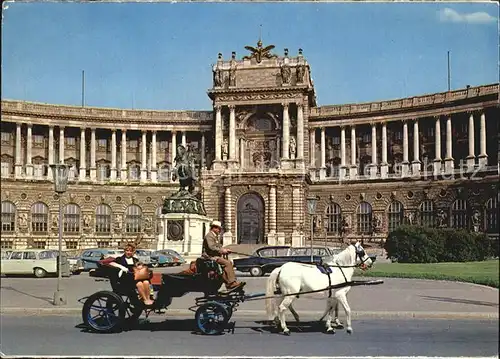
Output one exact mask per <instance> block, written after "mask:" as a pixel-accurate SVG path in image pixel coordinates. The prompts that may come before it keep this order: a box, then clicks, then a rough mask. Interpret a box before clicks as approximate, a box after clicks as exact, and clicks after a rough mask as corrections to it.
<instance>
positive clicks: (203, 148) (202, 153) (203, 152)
mask: <svg viewBox="0 0 500 359" xmlns="http://www.w3.org/2000/svg"><path fill="white" fill-rule="evenodd" d="M205 147H206V144H205V132H202V133H201V144H200V152H201V153H200V155H201V168H205V165H206V163H205Z"/></svg>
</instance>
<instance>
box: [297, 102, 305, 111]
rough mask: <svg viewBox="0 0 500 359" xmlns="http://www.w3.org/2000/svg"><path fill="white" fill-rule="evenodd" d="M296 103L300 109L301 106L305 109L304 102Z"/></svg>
mask: <svg viewBox="0 0 500 359" xmlns="http://www.w3.org/2000/svg"><path fill="white" fill-rule="evenodd" d="M295 105H296V106H297V108H298V109H299V108H300V109H303V108H304V104H303V103H302V102H297V103H296V104H295Z"/></svg>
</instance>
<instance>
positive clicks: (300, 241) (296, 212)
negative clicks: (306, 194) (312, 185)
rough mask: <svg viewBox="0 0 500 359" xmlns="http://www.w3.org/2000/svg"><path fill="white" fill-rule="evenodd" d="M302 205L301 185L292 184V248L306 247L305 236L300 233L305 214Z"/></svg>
mask: <svg viewBox="0 0 500 359" xmlns="http://www.w3.org/2000/svg"><path fill="white" fill-rule="evenodd" d="M302 204H303V202H302V196H301V185H300V184H292V226H293V232H292V246H294V247H299V246H303V245H304V235H303V234H302V233H300V231H299V228H300V224H301V220H302V218H301V216H302V213H303V212H304V208H303V205H302ZM306 228H307V227H306Z"/></svg>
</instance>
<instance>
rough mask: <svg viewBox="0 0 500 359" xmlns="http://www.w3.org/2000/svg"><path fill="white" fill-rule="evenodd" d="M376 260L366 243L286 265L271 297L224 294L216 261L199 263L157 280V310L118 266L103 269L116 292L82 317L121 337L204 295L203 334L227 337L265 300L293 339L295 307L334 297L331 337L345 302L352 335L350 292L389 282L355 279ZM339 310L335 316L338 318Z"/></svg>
mask: <svg viewBox="0 0 500 359" xmlns="http://www.w3.org/2000/svg"><path fill="white" fill-rule="evenodd" d="M374 261H375V257H369V256H368V255H367V254H366V253H365V251H364V249H363V247H362V246H361V244H360V243H356V244H352V245H349V246H348V247H347V248H346V249H344V250H343V251H342V252H341V253H339V254H337V255H336V256H335V257H334V258H333V259H332V260H331V261H330V262H328V263H323V264H322V265H317V264H316V263H310V264H306V263H297V262H288V263H286V264H283V265H282V266H281V267H278V268H276V269H275V270H274V271H273V272H272V273H271V275H270V277H269V279H268V280H267V286H266V292H265V293H256V294H250V295H246V294H245V292H244V290H243V289H242V287H237V288H236V289H233V290H230V291H228V292H219V288H220V287H221V285H222V283H223V279H222V268H221V267H220V266H219V264H217V263H216V262H215V261H214V260H210V259H204V258H198V259H197V260H196V270H195V271H194V272H193V273H184V272H181V273H178V274H159V273H156V274H155V276H154V277H153V278H152V279H153V280H152V281H151V284H152V285H153V290H154V295H155V303H154V307H153V308H150V307H146V306H145V305H144V304H143V302H142V301H141V300H140V299H139V296H138V292H137V290H136V287H135V282H134V281H133V280H131V279H130V278H125V277H124V278H120V277H119V276H118V270H117V269H116V268H114V267H108V266H106V265H100V268H101V273H102V274H101V276H104V277H107V278H109V280H110V282H111V288H112V291H99V292H96V293H94V294H92V295H91V296H89V297H85V298H82V299H80V301H82V302H83V301H84V305H83V310H82V316H83V321H84V323H85V324H86V326H87V327H88V328H90V329H92V330H93V331H96V332H100V333H104V332H116V331H120V330H122V329H124V328H126V327H129V326H130V325H131V324H133V323H134V322H137V320H138V318H139V317H140V315H141V314H142V313H143V312H145V313H146V316H147V315H149V313H151V311H154V312H156V313H161V311H162V310H163V309H167V308H168V306H169V305H170V304H171V303H172V299H173V298H176V297H182V296H183V295H185V294H187V293H189V292H201V293H203V297H198V298H196V299H195V305H194V306H192V307H190V308H189V309H190V310H192V311H193V312H195V321H196V326H197V328H198V330H199V331H200V332H201V333H203V334H207V335H215V334H221V333H222V332H224V331H225V330H228V329H231V327H232V329H233V331H234V323H232V325H230V323H229V320H230V319H231V316H232V315H233V313H234V311H235V310H236V307H237V306H238V305H239V303H241V302H244V301H250V300H264V299H265V300H266V309H267V314H268V316H269V319H271V320H272V319H273V318H274V321H275V322H276V324H277V325H278V326H280V327H281V329H282V330H283V333H284V334H289V333H290V331H289V329H288V328H287V326H286V323H285V311H286V310H287V309H290V311H291V312H292V313H294V316H295V317H296V319H297V320H298V315H297V313H296V312H295V310H294V309H293V307H292V302H293V301H294V300H295V299H296V298H299V297H300V296H302V295H305V294H312V293H319V292H325V293H326V294H328V297H327V298H326V301H327V307H326V311H325V313H324V314H323V317H322V319H323V318H325V317H326V323H325V324H326V330H327V332H329V333H333V332H334V328H333V327H332V319H335V322H337V317H338V304H339V303H340V304H342V306H343V307H344V311H345V313H346V320H347V323H346V324H347V327H346V330H347V332H348V333H352V327H351V309H350V307H349V305H348V303H347V292H348V291H349V290H350V288H351V287H353V286H360V285H377V284H382V283H383V281H382V280H371V281H357V280H352V276H353V274H354V269H355V268H358V267H359V268H361V269H363V270H366V269H367V268H368V267H370V266H371V265H372V264H373V262H374ZM125 275H127V274H125ZM333 311H335V317H333V316H332V314H333ZM322 319H320V320H322Z"/></svg>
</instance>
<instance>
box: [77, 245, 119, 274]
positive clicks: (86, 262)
mask: <svg viewBox="0 0 500 359" xmlns="http://www.w3.org/2000/svg"><path fill="white" fill-rule="evenodd" d="M122 254H123V250H122V249H107V248H90V249H86V250H85V251H83V253H82V255H81V256H80V259H81V260H82V262H83V268H84V271H89V270H91V269H97V264H96V262H97V261H99V260H101V259H103V258H105V257H109V256H111V257H119V256H121V255H122Z"/></svg>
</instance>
